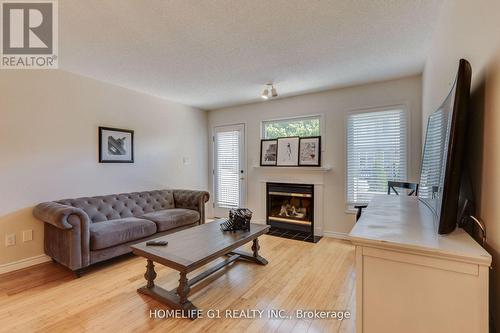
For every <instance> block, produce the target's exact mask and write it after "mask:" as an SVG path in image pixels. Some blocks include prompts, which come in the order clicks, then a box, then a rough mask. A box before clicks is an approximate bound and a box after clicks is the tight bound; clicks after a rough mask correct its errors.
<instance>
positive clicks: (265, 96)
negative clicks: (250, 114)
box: [260, 88, 269, 99]
mask: <svg viewBox="0 0 500 333" xmlns="http://www.w3.org/2000/svg"><path fill="white" fill-rule="evenodd" d="M260 97H262V98H263V99H268V98H269V90H268V89H267V88H266V89H264V91H263V92H262V94H261V95H260Z"/></svg>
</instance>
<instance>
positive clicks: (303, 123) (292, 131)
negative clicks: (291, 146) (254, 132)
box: [263, 116, 320, 139]
mask: <svg viewBox="0 0 500 333" xmlns="http://www.w3.org/2000/svg"><path fill="white" fill-rule="evenodd" d="M319 119H320V117H319V116H318V117H306V118H294V119H283V120H275V121H265V122H263V125H264V126H263V128H264V135H263V136H264V139H276V138H279V137H287V136H300V137H305V136H319V135H320V124H319Z"/></svg>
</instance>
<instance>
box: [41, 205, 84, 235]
mask: <svg viewBox="0 0 500 333" xmlns="http://www.w3.org/2000/svg"><path fill="white" fill-rule="evenodd" d="M33 215H34V216H35V217H36V218H38V219H40V220H42V221H43V222H47V223H50V224H52V225H53V226H55V227H58V228H59V229H72V228H73V227H74V222H73V223H70V221H69V217H70V216H71V215H76V216H78V217H79V218H80V221H81V222H83V223H82V226H83V225H85V226H86V227H87V228H88V225H89V220H90V219H89V217H88V215H87V213H85V212H84V211H83V210H82V209H79V208H76V207H72V206H67V205H63V204H60V203H57V202H44V203H41V204H39V205H37V206H36V207H35V208H34V209H33Z"/></svg>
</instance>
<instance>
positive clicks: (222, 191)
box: [215, 130, 240, 208]
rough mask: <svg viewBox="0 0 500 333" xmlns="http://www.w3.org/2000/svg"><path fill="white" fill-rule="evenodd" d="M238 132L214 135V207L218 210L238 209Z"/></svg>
mask: <svg viewBox="0 0 500 333" xmlns="http://www.w3.org/2000/svg"><path fill="white" fill-rule="evenodd" d="M239 147H240V131H237V130H232V131H224V132H222V131H221V132H216V134H215V149H216V151H215V154H216V155H215V157H216V169H215V172H216V186H215V187H216V188H215V190H216V205H217V207H220V208H234V207H238V206H239V203H240V182H239V178H240V151H239Z"/></svg>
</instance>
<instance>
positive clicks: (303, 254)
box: [0, 235, 355, 333]
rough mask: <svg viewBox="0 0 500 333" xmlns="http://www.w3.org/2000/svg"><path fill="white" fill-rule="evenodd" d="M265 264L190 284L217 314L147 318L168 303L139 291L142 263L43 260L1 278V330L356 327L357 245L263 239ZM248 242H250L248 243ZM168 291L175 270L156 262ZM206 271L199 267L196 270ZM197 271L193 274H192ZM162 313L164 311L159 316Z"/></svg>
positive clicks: (194, 297)
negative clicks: (68, 264) (332, 314)
mask: <svg viewBox="0 0 500 333" xmlns="http://www.w3.org/2000/svg"><path fill="white" fill-rule="evenodd" d="M259 240H260V243H261V251H260V252H261V254H262V256H264V257H265V258H267V259H268V260H269V264H268V265H267V266H257V265H254V264H252V263H246V262H241V261H240V262H235V263H233V264H232V265H231V266H229V267H227V268H225V269H223V270H222V271H221V272H218V273H216V274H214V275H213V276H212V277H210V278H209V279H208V281H206V282H202V283H201V285H200V286H197V287H196V288H194V290H193V291H192V293H191V295H190V299H191V301H192V302H193V303H194V304H195V305H196V306H197V307H198V308H201V309H203V310H205V313H206V311H207V310H209V309H214V310H219V311H220V314H221V317H223V318H222V319H208V318H206V315H205V318H201V319H197V320H195V321H191V320H189V319H182V318H165V319H154V318H150V310H152V311H154V310H155V309H164V310H168V308H167V307H165V306H163V305H162V304H160V303H158V302H156V301H154V300H152V299H150V298H148V297H147V296H144V295H141V294H139V293H137V291H136V289H137V288H139V287H141V286H142V285H144V284H145V280H144V277H143V275H144V272H145V266H146V261H145V260H144V259H142V258H138V257H133V256H126V257H122V258H118V259H116V260H113V261H111V262H107V263H105V264H101V265H98V266H97V267H93V268H91V269H90V270H89V271H88V272H86V274H85V275H83V277H81V278H80V279H75V278H74V275H73V274H72V273H71V272H69V271H68V270H66V269H65V268H63V267H61V266H59V265H57V264H54V263H47V264H42V265H39V266H36V267H32V268H28V269H25V270H22V271H17V272H13V273H9V274H5V275H2V276H0V331H1V332H83V331H86V332H94V331H108V332H120V333H121V332H182V333H184V332H242V331H246V332H354V331H355V328H354V327H355V295H354V285H355V283H354V274H355V271H354V247H353V246H352V245H351V244H349V243H348V242H344V241H339V240H334V239H331V238H323V239H322V240H321V241H320V242H319V243H317V244H311V243H306V242H301V241H294V240H288V239H284V238H277V237H273V236H267V235H264V236H261V237H260V238H259ZM247 247H248V246H247ZM156 268H157V272H158V278H157V279H156V280H155V282H156V283H157V284H158V285H162V286H164V287H166V288H168V289H170V288H174V287H175V286H176V285H177V281H178V273H177V272H176V271H174V270H171V269H168V268H166V267H162V266H161V265H157V266H156ZM203 269H204V268H203V267H202V268H201V270H203ZM194 274H196V273H194ZM245 309H259V310H264V311H265V312H264V314H263V317H262V318H257V319H231V318H224V314H225V311H226V310H245ZM271 309H276V310H280V309H282V310H285V311H287V312H288V314H292V315H293V314H294V313H295V311H296V310H298V309H304V310H314V309H316V310H348V311H350V312H351V315H352V316H351V318H350V319H348V320H342V321H340V320H336V319H314V320H311V319H295V318H292V319H269V318H268V316H267V315H266V313H267V310H271ZM159 314H161V313H159Z"/></svg>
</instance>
